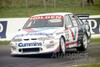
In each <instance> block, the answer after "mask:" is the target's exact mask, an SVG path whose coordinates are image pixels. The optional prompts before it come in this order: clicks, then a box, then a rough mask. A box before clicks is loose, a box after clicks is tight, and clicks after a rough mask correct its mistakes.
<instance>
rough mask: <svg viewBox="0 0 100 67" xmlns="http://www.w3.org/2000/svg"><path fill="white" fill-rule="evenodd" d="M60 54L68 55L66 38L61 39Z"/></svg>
mask: <svg viewBox="0 0 100 67" xmlns="http://www.w3.org/2000/svg"><path fill="white" fill-rule="evenodd" d="M60 53H62V54H65V53H66V47H65V41H64V38H60Z"/></svg>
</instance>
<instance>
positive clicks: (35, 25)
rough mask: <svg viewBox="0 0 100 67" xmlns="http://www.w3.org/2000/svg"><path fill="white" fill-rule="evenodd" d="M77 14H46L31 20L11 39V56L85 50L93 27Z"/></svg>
mask: <svg viewBox="0 0 100 67" xmlns="http://www.w3.org/2000/svg"><path fill="white" fill-rule="evenodd" d="M87 25H88V24H87V23H85V22H82V21H81V20H80V19H79V18H78V16H76V15H75V14H73V13H46V14H38V15H34V16H32V17H30V18H29V19H28V21H27V22H26V23H25V25H24V26H23V28H22V29H20V30H19V31H18V33H17V34H16V35H15V36H14V37H13V39H12V40H11V43H10V44H11V55H26V54H41V53H51V52H61V53H65V52H66V49H69V48H76V49H77V50H78V51H85V50H86V49H87V47H88V44H89V42H90V37H91V33H90V28H89V26H88V28H87V27H86V26H87Z"/></svg>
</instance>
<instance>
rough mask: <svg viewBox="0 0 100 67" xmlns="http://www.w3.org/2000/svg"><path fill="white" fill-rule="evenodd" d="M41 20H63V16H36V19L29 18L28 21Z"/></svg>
mask: <svg viewBox="0 0 100 67" xmlns="http://www.w3.org/2000/svg"><path fill="white" fill-rule="evenodd" d="M40 19H63V16H60V15H50V16H49V15H48V16H36V17H31V18H29V19H28V21H31V20H40Z"/></svg>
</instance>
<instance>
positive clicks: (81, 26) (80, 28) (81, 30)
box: [76, 17, 84, 40]
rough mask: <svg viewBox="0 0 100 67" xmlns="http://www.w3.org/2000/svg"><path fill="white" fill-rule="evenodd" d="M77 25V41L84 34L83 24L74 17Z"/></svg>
mask: <svg viewBox="0 0 100 67" xmlns="http://www.w3.org/2000/svg"><path fill="white" fill-rule="evenodd" d="M76 20H77V23H78V28H79V35H78V36H79V37H78V39H79V40H82V37H83V34H84V23H83V22H82V21H81V20H80V19H79V18H78V17H76Z"/></svg>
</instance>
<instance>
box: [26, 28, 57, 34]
mask: <svg viewBox="0 0 100 67" xmlns="http://www.w3.org/2000/svg"><path fill="white" fill-rule="evenodd" d="M50 29H57V28H56V27H49V28H41V29H25V30H24V31H26V32H28V33H29V32H41V31H46V30H50Z"/></svg>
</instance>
